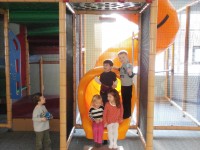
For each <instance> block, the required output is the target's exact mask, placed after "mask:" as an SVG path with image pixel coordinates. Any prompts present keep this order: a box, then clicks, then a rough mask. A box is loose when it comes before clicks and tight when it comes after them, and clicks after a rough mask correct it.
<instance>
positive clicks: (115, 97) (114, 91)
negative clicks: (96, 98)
mask: <svg viewBox="0 0 200 150" xmlns="http://www.w3.org/2000/svg"><path fill="white" fill-rule="evenodd" d="M108 94H111V95H112V96H113V97H114V100H115V103H116V106H117V108H120V107H121V102H120V96H119V92H118V91H117V90H116V89H111V90H109V91H108Z"/></svg>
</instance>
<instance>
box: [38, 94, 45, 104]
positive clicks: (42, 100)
mask: <svg viewBox="0 0 200 150" xmlns="http://www.w3.org/2000/svg"><path fill="white" fill-rule="evenodd" d="M38 103H39V104H41V105H43V104H45V103H46V99H45V98H44V96H40V101H39V102H38Z"/></svg>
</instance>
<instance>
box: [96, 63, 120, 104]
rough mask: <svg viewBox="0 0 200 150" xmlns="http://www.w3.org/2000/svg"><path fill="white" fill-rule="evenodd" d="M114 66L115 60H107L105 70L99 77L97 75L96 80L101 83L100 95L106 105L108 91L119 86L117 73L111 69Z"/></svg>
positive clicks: (104, 65)
mask: <svg viewBox="0 0 200 150" xmlns="http://www.w3.org/2000/svg"><path fill="white" fill-rule="evenodd" d="M112 67H113V62H112V61H111V60H105V61H104V62H103V69H104V72H103V73H102V74H101V75H100V77H99V78H98V77H95V81H96V82H97V83H99V84H100V85H101V87H100V95H101V97H102V100H103V105H104V106H105V104H106V102H108V99H107V95H108V91H109V90H110V89H114V88H116V87H117V77H116V74H115V73H114V72H112V71H111V70H112Z"/></svg>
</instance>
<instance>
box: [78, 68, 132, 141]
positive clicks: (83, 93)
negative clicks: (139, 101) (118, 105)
mask: <svg viewBox="0 0 200 150" xmlns="http://www.w3.org/2000/svg"><path fill="white" fill-rule="evenodd" d="M102 72H103V68H102V67H97V68H94V69H92V70H90V71H88V72H87V73H86V74H85V75H84V77H83V78H82V79H81V81H80V83H79V88H78V107H79V111H80V115H81V120H82V125H83V129H84V131H85V133H86V137H87V138H88V139H92V138H93V135H92V122H91V120H90V118H89V113H88V112H89V109H90V103H91V100H92V96H93V95H94V94H99V93H100V92H99V90H100V85H99V84H98V83H96V81H94V77H95V76H99V75H100V74H101V73H102ZM115 73H116V74H117V76H118V85H117V88H116V89H117V90H118V91H119V92H120V86H121V83H120V80H119V74H118V72H115ZM132 95H133V97H132V111H133V108H134V106H135V99H136V97H135V86H133V90H132ZM130 121H131V119H125V120H124V121H123V122H122V123H121V124H120V126H119V137H118V138H119V139H124V138H125V136H126V132H127V130H128V128H129V125H130ZM107 138H108V135H107V129H104V135H103V139H107Z"/></svg>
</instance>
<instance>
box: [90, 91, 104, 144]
mask: <svg viewBox="0 0 200 150" xmlns="http://www.w3.org/2000/svg"><path fill="white" fill-rule="evenodd" d="M103 110H104V107H103V102H102V98H101V96H100V95H98V94H96V95H94V96H93V98H92V103H91V108H90V110H89V117H90V118H91V120H92V130H93V138H94V144H95V147H100V146H101V144H102V138H103V131H104V124H103Z"/></svg>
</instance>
